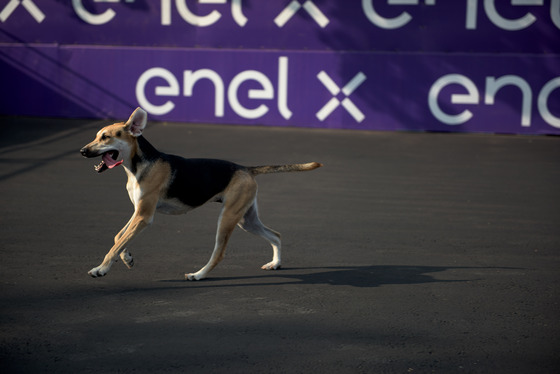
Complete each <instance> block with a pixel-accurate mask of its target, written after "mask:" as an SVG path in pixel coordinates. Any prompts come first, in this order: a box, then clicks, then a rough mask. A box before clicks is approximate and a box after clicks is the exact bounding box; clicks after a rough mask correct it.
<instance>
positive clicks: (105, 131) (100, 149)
mask: <svg viewBox="0 0 560 374" xmlns="http://www.w3.org/2000/svg"><path fill="white" fill-rule="evenodd" d="M147 120H148V115H147V113H146V112H145V111H144V110H143V109H142V108H136V110H135V111H134V112H133V113H132V114H131V115H130V118H129V119H128V121H126V122H120V123H115V124H112V125H110V126H106V127H104V128H102V129H101V130H99V131H98V132H97V135H96V136H95V139H94V140H93V141H92V142H91V143H89V144H88V145H86V146H85V147H83V148H82V149H81V150H80V153H81V154H82V155H83V156H84V157H87V158H92V157H97V156H101V163H99V165H97V166H95V170H96V171H97V172H98V173H101V172H102V171H105V170H107V169H112V168H114V167H116V166H119V165H120V164H122V163H123V162H124V160H128V159H130V157H131V154H132V152H133V151H134V149H135V147H136V146H137V144H136V138H137V137H139V136H140V135H142V131H143V130H144V128H145V127H146V122H147ZM119 157H120V161H119Z"/></svg>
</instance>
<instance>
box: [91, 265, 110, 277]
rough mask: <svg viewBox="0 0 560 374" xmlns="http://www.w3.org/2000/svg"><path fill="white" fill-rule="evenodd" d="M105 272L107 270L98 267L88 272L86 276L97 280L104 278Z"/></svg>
mask: <svg viewBox="0 0 560 374" xmlns="http://www.w3.org/2000/svg"><path fill="white" fill-rule="evenodd" d="M107 272H108V269H106V268H104V267H103V266H98V267H96V268H93V269H91V270H90V271H88V274H89V275H91V276H92V277H93V278H99V277H103V276H105V275H106V274H107Z"/></svg>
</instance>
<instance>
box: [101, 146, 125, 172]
mask: <svg viewBox="0 0 560 374" xmlns="http://www.w3.org/2000/svg"><path fill="white" fill-rule="evenodd" d="M118 158H119V152H117V151H108V152H105V153H103V156H101V162H100V163H99V165H96V166H95V171H97V172H98V173H101V172H102V171H105V170H107V169H112V168H114V167H115V166H119V165H120V164H122V163H123V160H120V161H117V159H118Z"/></svg>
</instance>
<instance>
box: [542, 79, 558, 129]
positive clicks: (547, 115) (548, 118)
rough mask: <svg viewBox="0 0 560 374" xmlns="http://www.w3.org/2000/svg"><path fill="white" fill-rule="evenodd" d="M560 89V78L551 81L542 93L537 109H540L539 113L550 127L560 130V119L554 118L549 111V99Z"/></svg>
mask: <svg viewBox="0 0 560 374" xmlns="http://www.w3.org/2000/svg"><path fill="white" fill-rule="evenodd" d="M559 87H560V77H558V78H554V79H552V80H550V81H549V82H548V83H547V84H545V85H544V87H543V88H542V90H541V92H540V93H539V98H538V99H537V107H538V108H539V113H540V114H541V116H542V118H543V119H544V120H545V121H546V123H548V124H549V125H550V126H553V127H556V128H558V129H560V118H559V117H556V116H554V115H553V114H552V113H551V112H550V109H548V97H549V96H550V94H551V93H552V91H554V90H555V89H557V88H559Z"/></svg>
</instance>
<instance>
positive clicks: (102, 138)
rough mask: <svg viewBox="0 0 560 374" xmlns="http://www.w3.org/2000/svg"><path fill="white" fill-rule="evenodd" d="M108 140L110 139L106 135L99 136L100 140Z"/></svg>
mask: <svg viewBox="0 0 560 374" xmlns="http://www.w3.org/2000/svg"><path fill="white" fill-rule="evenodd" d="M109 138H110V137H109V136H107V135H105V134H103V135H101V140H107V139H109Z"/></svg>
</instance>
